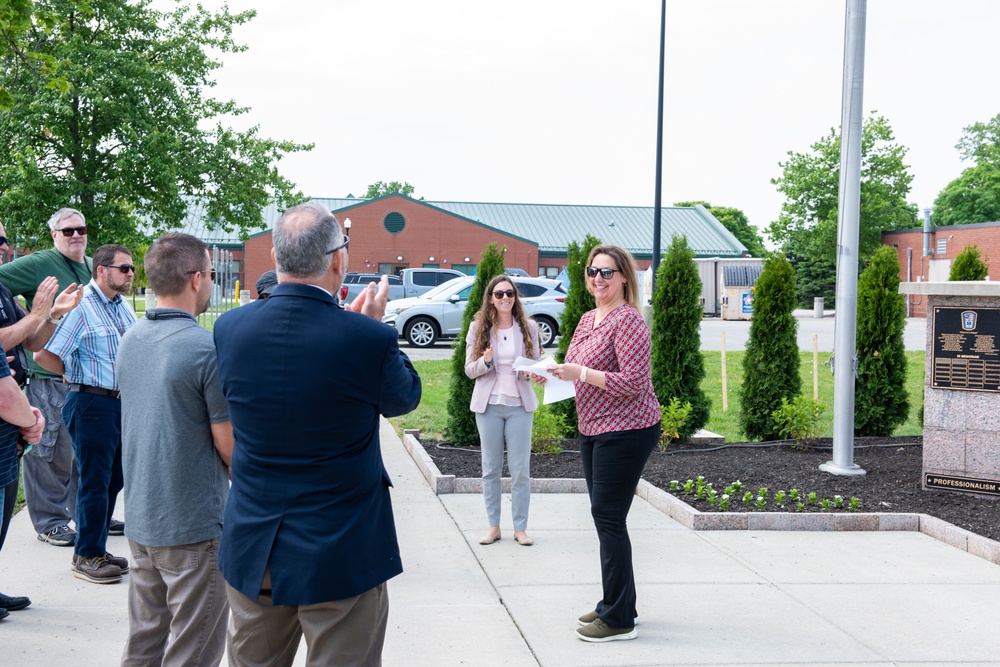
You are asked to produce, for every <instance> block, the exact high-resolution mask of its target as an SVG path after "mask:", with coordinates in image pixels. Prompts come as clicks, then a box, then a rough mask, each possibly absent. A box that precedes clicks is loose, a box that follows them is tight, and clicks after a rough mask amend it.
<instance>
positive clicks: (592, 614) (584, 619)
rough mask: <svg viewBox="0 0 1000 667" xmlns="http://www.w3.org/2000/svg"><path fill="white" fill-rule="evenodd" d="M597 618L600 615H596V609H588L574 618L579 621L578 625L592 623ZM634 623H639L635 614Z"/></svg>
mask: <svg viewBox="0 0 1000 667" xmlns="http://www.w3.org/2000/svg"><path fill="white" fill-rule="evenodd" d="M599 618H600V616H598V615H597V612H596V611H588V612H587V613H586V614H584V615H583V616H581V617H580V618H578V619H576V620H577V621H578V622H579V623H580V625H587V624H589V623H593V622H594V621H596V620H597V619H599ZM634 623H635V625H639V617H638V616H636V618H635V621H634Z"/></svg>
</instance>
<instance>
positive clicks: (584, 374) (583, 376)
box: [580, 366, 587, 383]
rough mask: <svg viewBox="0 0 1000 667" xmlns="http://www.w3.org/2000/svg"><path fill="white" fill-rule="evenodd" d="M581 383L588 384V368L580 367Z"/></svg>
mask: <svg viewBox="0 0 1000 667" xmlns="http://www.w3.org/2000/svg"><path fill="white" fill-rule="evenodd" d="M580 382H583V383H586V382H587V367H586V366H580Z"/></svg>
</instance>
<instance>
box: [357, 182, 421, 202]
mask: <svg viewBox="0 0 1000 667" xmlns="http://www.w3.org/2000/svg"><path fill="white" fill-rule="evenodd" d="M414 190H416V188H414V187H413V186H412V185H410V184H409V183H400V182H399V181H389V182H388V183H384V182H382V181H376V182H374V183H372V184H371V185H369V186H368V191H367V192H365V199H375V198H376V197H385V196H386V195H391V194H396V193H398V194H401V195H405V196H407V197H412V196H413V191H414ZM420 199H423V197H421V198H420Z"/></svg>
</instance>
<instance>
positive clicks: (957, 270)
mask: <svg viewBox="0 0 1000 667" xmlns="http://www.w3.org/2000/svg"><path fill="white" fill-rule="evenodd" d="M988 261H990V258H989V257H985V256H981V251H980V250H979V246H977V245H975V244H972V245H967V246H965V247H964V248H962V252H960V253H958V254H957V255H955V261H954V262H952V264H951V273H950V274H949V275H948V280H983V279H984V278H986V276H988V275H989V273H990V271H989V269H988V268H987V267H986V262H988Z"/></svg>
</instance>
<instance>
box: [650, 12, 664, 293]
mask: <svg viewBox="0 0 1000 667" xmlns="http://www.w3.org/2000/svg"><path fill="white" fill-rule="evenodd" d="M666 41H667V0H663V1H662V2H661V3H660V81H659V88H658V90H659V94H658V100H657V106H656V187H655V195H654V201H653V261H652V263H651V264H650V265H649V266H650V269H651V270H652V272H653V279H652V281H651V282H650V284H651V285H652V286H653V289H655V288H656V271H657V269H659V268H660V215H661V213H660V212H661V210H662V207H661V205H660V204H661V191H662V189H663V52H664V50H665V45H666ZM651 291H652V290H651Z"/></svg>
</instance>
